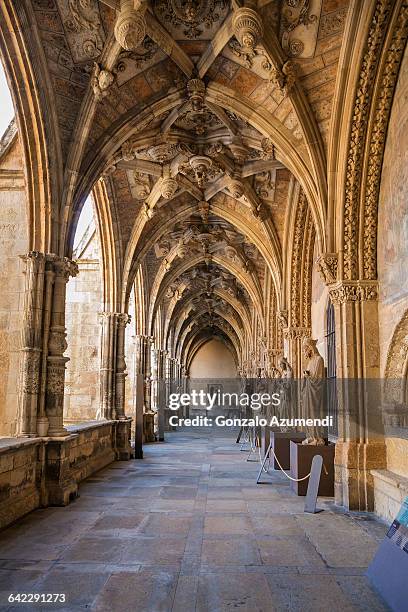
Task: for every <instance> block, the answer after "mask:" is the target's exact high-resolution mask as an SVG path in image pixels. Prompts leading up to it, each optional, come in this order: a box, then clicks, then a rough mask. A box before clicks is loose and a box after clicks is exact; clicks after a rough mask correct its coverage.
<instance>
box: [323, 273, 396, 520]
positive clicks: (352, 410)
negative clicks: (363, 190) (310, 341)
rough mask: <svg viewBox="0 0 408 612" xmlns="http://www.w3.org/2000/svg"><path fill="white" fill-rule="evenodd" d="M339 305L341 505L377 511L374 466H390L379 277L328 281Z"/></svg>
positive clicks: (338, 497)
mask: <svg viewBox="0 0 408 612" xmlns="http://www.w3.org/2000/svg"><path fill="white" fill-rule="evenodd" d="M329 293H330V299H331V300H332V302H333V305H334V309H335V325H336V359H337V377H338V403H339V406H338V410H339V424H338V425H339V438H338V441H337V442H336V455H335V497H336V503H338V504H340V505H342V506H345V507H347V508H349V509H351V510H360V511H372V510H373V509H374V484H373V477H372V475H371V470H372V469H384V468H386V448H385V442H384V437H383V425H382V420H381V414H380V410H379V402H380V396H379V394H380V388H379V384H380V380H379V336H378V334H379V331H378V330H379V328H378V286H377V283H376V282H375V281H340V282H337V283H333V284H331V285H329Z"/></svg>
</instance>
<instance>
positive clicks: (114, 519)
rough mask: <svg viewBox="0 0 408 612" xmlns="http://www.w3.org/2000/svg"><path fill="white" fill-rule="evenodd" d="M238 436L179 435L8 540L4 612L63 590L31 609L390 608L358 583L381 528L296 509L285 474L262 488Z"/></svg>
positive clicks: (1, 573)
mask: <svg viewBox="0 0 408 612" xmlns="http://www.w3.org/2000/svg"><path fill="white" fill-rule="evenodd" d="M246 456H247V455H246V453H243V452H240V451H239V447H238V445H236V444H235V442H234V438H233V437H232V433H231V435H230V436H229V437H227V435H226V434H224V437H222V435H221V434H220V433H218V434H217V433H214V434H212V435H208V431H207V432H205V433H201V434H199V433H195V434H194V433H174V434H170V435H169V436H168V442H166V443H164V444H156V445H150V446H147V447H146V448H145V459H144V460H143V461H131V462H123V463H115V464H113V465H111V466H110V467H108V468H107V469H105V470H103V471H102V472H99V473H98V474H97V475H95V477H93V478H90V479H89V480H88V481H86V483H84V484H83V485H82V486H81V488H80V494H81V495H80V498H79V499H78V500H77V501H75V502H74V503H73V504H71V505H70V506H68V507H66V508H49V509H45V510H39V511H36V512H33V513H32V514H31V515H29V516H27V517H26V518H25V519H24V520H22V521H20V522H19V523H18V524H17V525H15V526H13V527H11V528H9V529H8V530H6V531H4V532H3V533H2V534H0V598H1V599H0V604H1V605H0V609H1V610H8V609H21V610H27V609H32V608H35V607H36V606H34V605H33V604H19V605H14V606H11V608H10V605H9V604H8V603H7V598H8V595H9V594H10V593H17V592H20V593H65V594H66V603H65V604H62V603H61V604H42V605H38V606H37V609H41V610H52V609H65V610H70V611H71V610H84V609H91V610H97V611H113V612H116V611H117V612H120V611H122V610H123V611H126V612H130V611H135V612H143V611H149V612H159V611H163V612H170V611H177V612H179V611H182V612H192V611H197V612H207V611H208V612H218V611H223V612H224V611H230V610H232V609H239V610H242V611H246V610H248V611H251V612H260V611H262V612H270V611H272V610H278V611H280V610H282V611H284V610H290V611H297V610H299V611H300V610H302V612H306V611H313V612H316V611H320V610H321V611H323V610H324V611H329V610H330V612H335V611H337V610H339V611H340V610H341V611H342V612H346V611H349V610H365V611H367V612H368V611H370V612H374V611H379V610H385V609H386V608H385V606H384V605H383V604H382V603H381V602H380V601H379V599H378V598H377V596H376V595H375V594H374V592H373V591H372V590H371V589H370V587H369V585H368V582H367V580H366V578H365V576H364V572H365V569H366V567H367V565H368V563H369V562H370V560H371V558H372V556H373V554H374V552H375V550H376V548H377V545H378V543H379V541H380V540H381V539H382V538H383V536H384V532H385V526H384V525H382V524H381V523H379V522H377V521H375V520H372V519H368V518H367V517H362V516H350V515H348V514H344V513H341V512H339V511H336V510H335V509H333V508H332V507H331V504H330V503H329V502H325V501H324V500H321V505H323V506H324V507H325V511H324V512H322V513H320V514H316V515H305V514H303V512H302V509H303V504H304V499H303V498H298V497H296V496H295V495H294V494H293V493H292V492H291V491H290V489H289V486H288V480H287V479H286V478H285V477H284V476H283V475H282V474H279V473H276V472H275V473H274V475H273V476H270V477H269V476H268V477H267V480H268V481H269V484H264V485H256V484H255V477H256V472H257V463H255V462H254V463H252V462H246V460H245V459H246Z"/></svg>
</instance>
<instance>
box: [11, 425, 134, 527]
mask: <svg viewBox="0 0 408 612" xmlns="http://www.w3.org/2000/svg"><path fill="white" fill-rule="evenodd" d="M130 427H131V421H130V419H127V420H124V421H103V422H94V423H87V424H84V425H81V426H77V427H70V428H69V435H67V436H66V437H65V438H35V439H22V438H20V439H19V438H8V439H3V440H2V444H1V446H0V529H1V528H3V527H6V526H7V525H9V524H11V523H13V522H14V521H15V520H17V519H18V518H20V517H22V516H24V515H25V514H27V513H28V512H31V511H32V510H35V509H36V508H40V507H45V506H65V505H67V504H69V502H70V501H72V500H73V499H74V498H75V497H77V495H78V484H79V483H80V482H81V481H82V480H84V479H85V478H88V476H90V475H91V474H93V473H95V472H97V471H98V470H100V469H102V468H103V467H105V466H107V465H109V464H110V463H112V461H115V459H119V460H127V459H130V457H131V454H132V453H131V448H130V443H129V440H130Z"/></svg>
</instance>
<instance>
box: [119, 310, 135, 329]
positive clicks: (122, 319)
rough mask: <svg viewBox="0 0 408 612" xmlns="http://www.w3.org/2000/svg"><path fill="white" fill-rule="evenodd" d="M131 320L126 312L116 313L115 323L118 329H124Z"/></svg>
mask: <svg viewBox="0 0 408 612" xmlns="http://www.w3.org/2000/svg"><path fill="white" fill-rule="evenodd" d="M131 320H132V317H131V316H130V315H128V314H127V312H119V313H117V322H118V327H126V325H127V324H128V323H130V321H131Z"/></svg>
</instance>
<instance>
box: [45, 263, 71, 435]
mask: <svg viewBox="0 0 408 612" xmlns="http://www.w3.org/2000/svg"><path fill="white" fill-rule="evenodd" d="M54 273H55V276H54V291H53V296H52V313H51V324H50V332H49V340H48V356H47V383H46V394H45V409H46V415H47V417H48V422H49V429H48V435H49V436H54V437H60V436H65V435H67V431H66V429H65V428H64V425H63V420H64V416H63V411H64V383H65V366H66V363H67V361H69V358H68V357H65V356H64V353H65V351H66V349H67V341H66V329H65V293H66V285H67V282H68V279H69V277H70V276H76V275H77V274H78V267H77V265H76V264H75V263H74V262H72V261H71V260H69V259H68V258H66V257H55V259H54Z"/></svg>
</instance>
